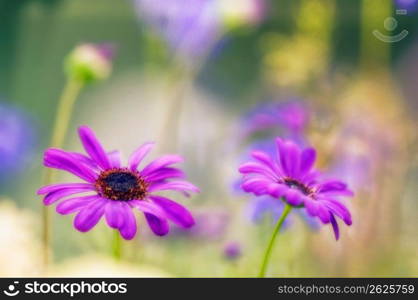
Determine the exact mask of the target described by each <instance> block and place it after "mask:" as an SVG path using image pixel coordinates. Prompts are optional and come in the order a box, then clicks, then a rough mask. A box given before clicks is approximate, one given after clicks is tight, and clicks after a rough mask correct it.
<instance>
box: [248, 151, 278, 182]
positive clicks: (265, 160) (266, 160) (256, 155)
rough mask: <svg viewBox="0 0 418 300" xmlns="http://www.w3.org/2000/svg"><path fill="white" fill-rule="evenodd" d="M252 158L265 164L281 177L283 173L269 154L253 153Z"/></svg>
mask: <svg viewBox="0 0 418 300" xmlns="http://www.w3.org/2000/svg"><path fill="white" fill-rule="evenodd" d="M251 156H252V157H254V158H255V159H257V160H258V161H260V162H261V163H263V164H264V165H265V166H267V167H269V168H270V169H271V170H272V171H273V172H274V173H276V174H278V175H279V176H281V175H282V174H281V172H280V170H279V168H278V166H277V164H276V162H275V161H274V159H273V158H272V157H271V156H270V155H269V154H268V153H265V152H263V151H253V152H251Z"/></svg>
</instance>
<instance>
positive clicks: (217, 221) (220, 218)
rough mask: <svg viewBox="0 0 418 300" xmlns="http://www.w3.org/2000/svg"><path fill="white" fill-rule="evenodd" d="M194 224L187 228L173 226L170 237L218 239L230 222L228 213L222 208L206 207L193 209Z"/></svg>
mask: <svg viewBox="0 0 418 300" xmlns="http://www.w3.org/2000/svg"><path fill="white" fill-rule="evenodd" d="M193 216H194V220H195V225H194V226H193V227H192V228H190V229H189V230H185V229H182V228H180V227H175V228H173V230H172V233H171V236H172V237H189V238H192V239H197V240H202V241H215V240H220V239H221V238H222V237H223V236H224V235H225V233H226V230H227V228H228V226H229V223H230V215H229V213H227V212H225V211H224V210H223V209H222V210H221V209H206V210H205V211H203V210H202V211H198V212H196V211H194V213H193Z"/></svg>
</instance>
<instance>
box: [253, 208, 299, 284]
mask: <svg viewBox="0 0 418 300" xmlns="http://www.w3.org/2000/svg"><path fill="white" fill-rule="evenodd" d="M291 210H292V206H290V205H289V204H286V206H285V207H284V209H283V213H282V215H281V216H280V219H279V221H277V224H276V227H275V228H274V231H273V234H272V235H271V238H270V242H269V243H268V245H267V248H266V252H265V253H264V257H263V262H262V264H261V268H260V273H259V274H258V277H260V278H263V277H265V274H266V269H267V265H268V262H269V259H270V256H271V250H272V249H273V245H274V241H275V240H276V237H277V235H278V233H279V231H280V228H282V225H283V222H284V220H285V219H286V217H287V215H288V214H289V212H290V211H291Z"/></svg>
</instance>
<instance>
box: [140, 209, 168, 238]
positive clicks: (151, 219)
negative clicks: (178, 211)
mask: <svg viewBox="0 0 418 300" xmlns="http://www.w3.org/2000/svg"><path fill="white" fill-rule="evenodd" d="M145 219H146V220H147V222H148V225H149V227H150V228H151V230H152V231H153V232H154V233H155V234H156V235H159V236H163V235H166V234H167V233H168V231H169V230H170V228H169V226H168V222H167V221H166V220H165V219H161V218H158V217H157V216H155V215H152V214H148V213H145Z"/></svg>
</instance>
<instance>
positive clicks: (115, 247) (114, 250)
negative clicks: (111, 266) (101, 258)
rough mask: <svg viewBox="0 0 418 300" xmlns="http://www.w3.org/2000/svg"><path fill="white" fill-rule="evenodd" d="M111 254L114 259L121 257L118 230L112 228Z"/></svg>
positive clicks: (120, 242)
mask: <svg viewBox="0 0 418 300" xmlns="http://www.w3.org/2000/svg"><path fill="white" fill-rule="evenodd" d="M112 254H113V257H114V258H115V260H120V259H121V257H122V239H121V237H120V234H119V231H118V230H114V235H113V244H112Z"/></svg>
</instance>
